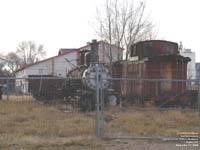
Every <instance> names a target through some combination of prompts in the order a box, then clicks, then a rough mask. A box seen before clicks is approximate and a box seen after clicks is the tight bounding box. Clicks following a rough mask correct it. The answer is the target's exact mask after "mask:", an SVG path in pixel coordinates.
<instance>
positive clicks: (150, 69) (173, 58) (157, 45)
mask: <svg viewBox="0 0 200 150" xmlns="http://www.w3.org/2000/svg"><path fill="white" fill-rule="evenodd" d="M130 52H131V55H130V59H129V60H128V61H123V62H122V77H123V78H130V79H132V80H131V81H130V80H124V81H123V82H122V85H121V90H122V91H121V93H122V96H123V97H129V99H131V100H132V101H133V102H140V103H142V104H146V103H153V104H156V105H159V106H163V107H164V106H171V105H176V104H178V103H179V104H180V103H184V105H185V103H186V102H183V101H182V100H181V99H182V98H181V97H184V95H186V94H185V93H187V92H188V91H187V88H186V82H183V81H171V80H173V79H174V80H175V79H177V80H186V79H187V63H188V62H189V61H190V59H189V58H187V57H183V56H181V55H179V51H178V44H177V43H173V42H169V41H161V40H151V41H143V42H139V43H136V44H134V45H132V46H131V49H130ZM134 79H135V80H134ZM158 79H159V80H158ZM160 79H161V80H160ZM162 79H164V80H162Z"/></svg>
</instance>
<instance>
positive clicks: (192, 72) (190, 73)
mask: <svg viewBox="0 0 200 150" xmlns="http://www.w3.org/2000/svg"><path fill="white" fill-rule="evenodd" d="M179 50H180V55H182V56H184V57H189V58H190V59H191V61H190V62H189V63H188V65H187V79H195V78H196V68H195V52H192V51H191V49H185V48H183V47H181V48H180V49H179Z"/></svg>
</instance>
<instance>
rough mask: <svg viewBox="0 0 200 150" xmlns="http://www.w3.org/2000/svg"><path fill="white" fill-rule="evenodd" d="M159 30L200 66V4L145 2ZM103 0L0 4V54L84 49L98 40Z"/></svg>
mask: <svg viewBox="0 0 200 150" xmlns="http://www.w3.org/2000/svg"><path fill="white" fill-rule="evenodd" d="M146 1H147V10H146V11H147V12H150V14H151V18H152V19H153V20H154V22H155V23H156V25H157V27H158V35H157V39H164V40H170V41H175V42H180V41H182V42H183V45H184V47H185V48H191V49H192V51H195V52H196V59H197V61H199V62H200V45H199V35H200V28H199V27H200V21H199V19H198V18H199V15H200V9H199V8H198V7H199V6H200V5H199V4H200V1H198V0H146ZM102 5H103V0H0V52H1V53H2V54H6V53H7V52H8V51H15V50H16V47H17V45H18V43H19V42H21V41H23V40H34V41H35V42H36V43H38V44H43V45H44V49H45V50H46V51H47V56H53V55H56V54H57V52H58V49H59V48H65V47H66V48H70V47H71V48H73V47H79V46H80V47H81V46H83V45H84V44H85V43H86V42H87V41H90V40H91V39H94V38H97V36H96V35H95V32H94V30H93V27H92V25H91V24H92V22H93V20H94V18H95V12H96V6H102Z"/></svg>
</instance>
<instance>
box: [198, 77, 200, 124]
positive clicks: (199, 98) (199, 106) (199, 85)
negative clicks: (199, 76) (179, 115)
mask: <svg viewBox="0 0 200 150" xmlns="http://www.w3.org/2000/svg"><path fill="white" fill-rule="evenodd" d="M198 112H199V127H200V80H198Z"/></svg>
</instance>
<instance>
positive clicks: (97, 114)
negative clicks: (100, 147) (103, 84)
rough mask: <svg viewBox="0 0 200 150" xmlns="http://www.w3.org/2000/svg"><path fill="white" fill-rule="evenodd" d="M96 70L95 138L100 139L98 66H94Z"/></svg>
mask: <svg viewBox="0 0 200 150" xmlns="http://www.w3.org/2000/svg"><path fill="white" fill-rule="evenodd" d="M95 70H96V78H95V79H96V135H97V137H101V135H102V128H101V121H102V120H101V112H100V94H99V89H100V88H99V84H100V83H99V80H100V77H99V68H98V64H95Z"/></svg>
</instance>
